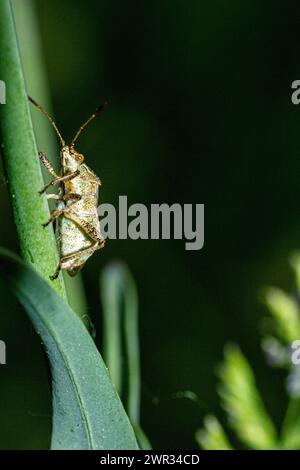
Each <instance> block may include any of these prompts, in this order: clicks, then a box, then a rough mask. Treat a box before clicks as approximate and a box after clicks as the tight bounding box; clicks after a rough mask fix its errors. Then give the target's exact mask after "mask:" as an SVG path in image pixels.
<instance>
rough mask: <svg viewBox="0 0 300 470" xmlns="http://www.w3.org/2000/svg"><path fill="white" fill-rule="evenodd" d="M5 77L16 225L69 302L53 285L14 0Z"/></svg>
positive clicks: (0, 26) (5, 128)
mask: <svg viewBox="0 0 300 470" xmlns="http://www.w3.org/2000/svg"><path fill="white" fill-rule="evenodd" d="M0 79H1V80H3V81H4V82H5V84H6V104H5V105H0V131H1V153H2V157H3V163H4V168H5V172H6V176H7V183H8V187H9V192H10V197H11V202H12V207H13V213H14V219H15V224H16V228H17V232H18V236H19V240H20V247H21V253H22V256H23V258H24V260H25V261H27V262H28V263H29V264H31V265H32V266H33V267H34V268H35V269H36V271H38V273H39V274H40V275H41V276H42V277H43V278H44V279H45V280H46V281H47V282H49V284H50V285H51V286H52V287H53V288H54V289H55V290H56V291H57V292H58V293H59V294H60V295H61V296H62V297H63V298H64V299H65V300H66V292H65V286H64V281H63V278H62V276H61V275H60V276H59V278H58V279H57V280H56V281H50V279H49V275H51V274H53V272H54V271H55V268H56V266H57V263H58V253H57V246H56V240H55V237H54V233H53V229H52V227H51V226H49V227H47V228H46V229H43V227H42V223H43V222H45V221H47V220H48V219H49V217H50V213H49V208H48V203H47V199H46V196H42V197H41V196H39V194H38V191H39V190H40V189H41V188H42V187H43V186H44V182H43V177H42V172H41V166H40V162H39V159H38V154H37V147H36V143H35V138H34V133H33V127H32V122H31V117H30V111H29V103H28V99H27V93H26V89H25V81H24V76H23V70H22V64H21V59H20V54H19V49H18V44H17V38H16V32H15V27H14V20H13V14H12V9H11V4H10V1H9V0H1V2H0Z"/></svg>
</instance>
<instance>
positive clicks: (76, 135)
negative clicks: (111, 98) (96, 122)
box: [70, 101, 107, 147]
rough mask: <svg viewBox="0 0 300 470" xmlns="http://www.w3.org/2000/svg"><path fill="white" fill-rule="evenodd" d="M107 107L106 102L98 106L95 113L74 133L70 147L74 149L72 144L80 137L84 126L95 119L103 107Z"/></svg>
mask: <svg viewBox="0 0 300 470" xmlns="http://www.w3.org/2000/svg"><path fill="white" fill-rule="evenodd" d="M106 105H107V101H104V103H102V104H100V106H98V108H96V110H95V112H94V113H93V114H92V115H91V116H90V117H89V118H88V119H87V120H86V121H85V122H84V123H83V124H82V125H81V126H80V127H79V129H78V131H77V132H76V134H75V136H74V138H73V140H72V142H71V145H70V147H74V144H75V142H76V140H77V139H78V137H79V136H80V134H81V133H82V131H83V130H84V129H85V128H86V126H87V125H88V124H89V123H90V122H91V121H92V120H93V119H94V118H95V117H96V116H98V114H100V113H101V111H102V110H103V108H105V106H106Z"/></svg>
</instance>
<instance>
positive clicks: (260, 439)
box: [196, 252, 300, 450]
mask: <svg viewBox="0 0 300 470" xmlns="http://www.w3.org/2000/svg"><path fill="white" fill-rule="evenodd" d="M291 264H292V266H293V268H294V270H295V277H296V288H297V291H298V290H299V287H300V286H299V273H300V253H299V252H298V253H294V254H293V255H292V257H291ZM264 299H265V303H266V305H267V307H268V309H269V312H270V314H271V316H270V319H271V320H272V321H271V322H270V323H269V329H270V330H271V333H272V334H273V335H274V336H267V337H264V339H263V342H262V345H263V348H264V350H265V353H266V357H267V359H268V361H269V365H271V366H276V367H284V368H285V369H287V370H288V372H289V376H288V380H287V381H286V389H287V394H288V395H289V396H290V400H289V404H288V407H287V411H286V413H285V417H284V419H283V420H282V427H281V428H282V429H281V432H280V435H279V436H278V435H277V432H276V429H275V426H274V425H273V423H272V421H271V419H270V418H269V416H268V414H267V412H266V409H265V406H264V404H263V400H262V398H261V395H260V393H259V391H258V389H257V387H256V383H255V377H254V373H253V371H252V368H251V366H250V365H249V363H248V361H247V360H246V358H245V357H244V355H243V354H242V353H241V352H240V350H239V349H238V348H237V347H236V346H234V345H227V347H226V348H225V359H224V362H223V364H222V365H221V367H220V369H219V374H218V375H219V378H220V383H221V385H220V388H219V394H220V397H221V403H222V407H223V409H224V410H225V412H226V415H227V417H228V424H229V426H230V427H231V428H232V429H233V430H234V431H235V433H236V437H237V439H238V441H239V442H240V443H242V444H243V445H244V447H246V448H248V449H256V450H271V449H289V450H299V449H300V425H299V423H300V373H299V370H300V369H299V365H297V364H295V363H294V362H293V360H292V354H293V351H294V350H295V347H294V346H295V345H294V344H293V342H294V341H295V340H299V337H300V304H299V299H298V298H297V297H295V296H294V295H291V294H290V295H288V294H286V293H285V292H283V291H282V290H280V289H278V288H274V287H269V288H267V289H265V295H264ZM269 333H270V332H269ZM298 348H299V345H298ZM196 440H197V441H198V443H199V445H200V447H202V448H204V449H207V450H215V449H217V448H219V449H223V450H230V449H232V447H231V445H230V444H229V441H228V439H227V437H226V435H225V432H224V430H223V429H222V426H221V424H220V423H219V421H218V420H217V418H216V417H215V416H207V417H206V418H205V420H204V429H202V430H199V431H197V433H196ZM239 445H240V444H239Z"/></svg>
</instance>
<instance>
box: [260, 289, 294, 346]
mask: <svg viewBox="0 0 300 470" xmlns="http://www.w3.org/2000/svg"><path fill="white" fill-rule="evenodd" d="M264 297H265V303H266V305H267V307H268V309H269V311H270V313H271V315H272V316H273V317H274V319H275V322H276V332H277V334H278V336H279V337H280V338H281V339H282V340H283V341H284V342H285V343H286V344H288V345H290V343H292V342H293V341H294V340H295V339H298V338H299V337H300V315H299V308H298V305H297V303H296V301H295V300H294V299H292V298H291V297H290V296H288V295H287V294H286V293H285V292H283V291H282V290H281V289H278V288H277V287H268V288H267V289H266V291H265V296H264Z"/></svg>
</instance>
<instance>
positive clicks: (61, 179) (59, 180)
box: [39, 170, 79, 195]
mask: <svg viewBox="0 0 300 470" xmlns="http://www.w3.org/2000/svg"><path fill="white" fill-rule="evenodd" d="M78 175H79V170H76V171H74V173H70V174H69V175H65V176H57V178H55V179H54V180H51V181H49V183H47V184H46V186H44V188H43V189H42V190H41V191H39V193H40V195H41V194H43V193H44V192H45V191H46V190H47V189H48V188H50V186H53V185H54V184H56V183H63V182H65V181H69V180H72V179H73V178H75V177H76V176H78Z"/></svg>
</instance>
